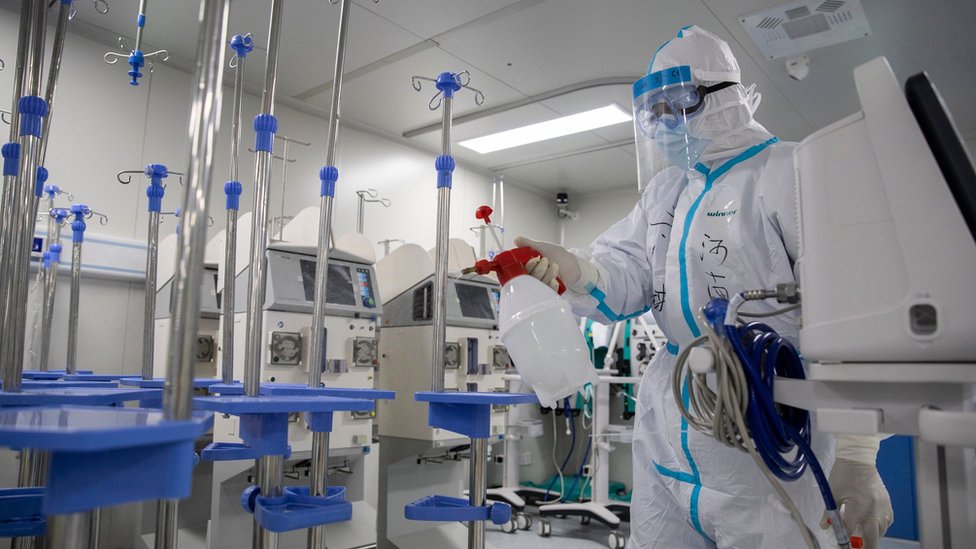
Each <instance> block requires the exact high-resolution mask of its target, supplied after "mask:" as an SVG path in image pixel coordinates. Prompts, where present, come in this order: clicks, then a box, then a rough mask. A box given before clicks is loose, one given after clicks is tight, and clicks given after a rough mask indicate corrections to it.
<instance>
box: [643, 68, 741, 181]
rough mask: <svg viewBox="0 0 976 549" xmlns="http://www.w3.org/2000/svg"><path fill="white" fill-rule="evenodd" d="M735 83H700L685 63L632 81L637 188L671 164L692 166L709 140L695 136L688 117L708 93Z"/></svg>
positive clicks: (702, 104) (687, 167) (701, 103)
mask: <svg viewBox="0 0 976 549" xmlns="http://www.w3.org/2000/svg"><path fill="white" fill-rule="evenodd" d="M733 85H735V83H734V82H722V83H719V84H716V85H714V86H700V85H695V84H694V83H693V82H692V77H691V68H690V67H689V66H687V65H683V66H680V67H672V68H668V69H664V70H660V71H656V72H652V73H651V74H648V75H647V76H645V77H644V78H641V79H640V80H638V81H637V82H635V83H634V88H633V91H634V139H635V142H636V145H637V174H638V188H639V189H640V190H643V189H644V187H646V186H647V184H648V183H649V182H650V181H651V179H653V178H654V176H655V175H657V174H658V173H659V172H661V171H662V170H664V169H665V168H668V167H670V166H675V167H678V168H681V169H682V170H691V169H693V168H694V167H695V164H696V163H697V162H698V159H699V157H701V155H702V153H703V152H704V151H705V149H706V148H707V147H708V145H709V143H710V140H709V139H706V138H703V137H699V136H695V135H694V134H693V133H692V132H691V130H690V129H689V124H688V123H689V121H691V120H692V119H694V118H695V117H696V116H698V115H699V114H701V112H702V110H703V107H704V105H705V98H706V96H707V95H708V94H709V93H712V92H716V91H718V90H721V89H724V88H727V87H729V86H733Z"/></svg>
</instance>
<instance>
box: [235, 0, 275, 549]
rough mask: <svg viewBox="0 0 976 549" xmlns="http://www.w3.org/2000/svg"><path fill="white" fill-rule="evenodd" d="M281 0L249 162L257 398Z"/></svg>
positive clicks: (267, 547)
mask: <svg viewBox="0 0 976 549" xmlns="http://www.w3.org/2000/svg"><path fill="white" fill-rule="evenodd" d="M283 9H284V0H272V1H271V19H270V23H269V30H268V55H267V58H266V60H265V66H264V92H263V94H262V95H261V114H259V115H257V117H255V118H254V131H255V134H256V142H255V146H254V148H255V150H256V151H257V153H256V155H257V158H256V160H255V163H254V201H253V203H252V204H253V206H252V208H251V215H252V216H253V217H252V219H251V250H250V265H251V270H250V276H249V278H248V284H247V285H248V288H247V310H248V313H249V314H248V315H247V328H246V332H245V333H246V340H245V344H244V347H245V353H244V379H243V381H244V394H245V395H246V396H248V397H258V396H259V395H260V392H261V357H262V356H264V354H263V352H262V347H261V340H262V337H263V335H264V327H263V325H262V324H263V320H264V319H263V317H262V315H261V309H262V308H263V307H264V298H265V292H266V284H267V278H268V273H267V257H266V254H265V248H266V247H267V241H268V223H267V220H268V194H269V188H268V187H269V183H270V181H271V163H272V158H271V157H272V154H273V152H272V151H273V148H274V135H275V134H276V133H277V132H278V121H277V119H275V117H274V107H275V91H276V89H277V78H278V46H279V43H280V40H281V19H282V12H283ZM283 461H284V456H282V455H263V456H260V457H258V458H257V460H256V463H255V470H256V472H257V482H258V486H259V489H260V491H261V495H262V496H265V497H277V496H280V495H281V483H282V463H283ZM252 545H253V547H254V548H255V549H273V548H275V547H277V545H278V534H277V533H276V532H271V531H269V530H267V529H265V528H263V527H261V526H260V524H258V523H257V522H255V525H254V537H253V540H252Z"/></svg>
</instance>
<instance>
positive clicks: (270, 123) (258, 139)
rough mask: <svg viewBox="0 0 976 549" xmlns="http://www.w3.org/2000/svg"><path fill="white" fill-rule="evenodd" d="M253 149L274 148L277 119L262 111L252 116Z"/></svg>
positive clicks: (265, 149) (267, 149) (269, 150)
mask: <svg viewBox="0 0 976 549" xmlns="http://www.w3.org/2000/svg"><path fill="white" fill-rule="evenodd" d="M254 133H255V143H254V150H255V151H266V152H271V151H273V150H274V135H275V134H276V133H278V119H277V118H275V117H274V116H272V115H270V114H267V113H262V114H259V115H257V116H255V117H254Z"/></svg>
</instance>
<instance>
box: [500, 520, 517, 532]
mask: <svg viewBox="0 0 976 549" xmlns="http://www.w3.org/2000/svg"><path fill="white" fill-rule="evenodd" d="M516 530H518V523H516V522H515V519H514V518H513V519H512V520H510V521H508V522H506V523H505V524H502V532H505V533H506V534H514V533H515V531H516Z"/></svg>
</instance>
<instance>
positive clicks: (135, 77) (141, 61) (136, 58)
mask: <svg viewBox="0 0 976 549" xmlns="http://www.w3.org/2000/svg"><path fill="white" fill-rule="evenodd" d="M145 64H146V59H145V57H144V56H143V55H142V51H140V50H132V53H131V54H129V66H130V67H132V70H130V71H129V72H128V73H127V74H128V75H129V76H131V77H132V80H130V81H129V85H131V86H138V85H139V78H141V77H142V73H141V72H139V67H142V66H143V65H145Z"/></svg>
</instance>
